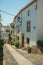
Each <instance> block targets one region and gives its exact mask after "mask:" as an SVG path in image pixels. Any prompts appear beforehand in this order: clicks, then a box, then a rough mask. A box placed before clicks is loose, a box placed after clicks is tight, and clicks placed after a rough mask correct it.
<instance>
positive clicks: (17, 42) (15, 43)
mask: <svg viewBox="0 0 43 65" xmlns="http://www.w3.org/2000/svg"><path fill="white" fill-rule="evenodd" d="M14 45H15V46H16V47H17V48H19V46H20V43H19V41H18V40H16V41H15V42H14Z"/></svg>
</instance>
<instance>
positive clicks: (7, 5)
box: [0, 0, 32, 26]
mask: <svg viewBox="0 0 43 65" xmlns="http://www.w3.org/2000/svg"><path fill="white" fill-rule="evenodd" d="M31 1H32V0H0V10H2V11H5V12H8V13H10V14H12V15H14V16H11V15H8V14H6V13H4V12H0V13H1V22H2V24H3V25H4V26H5V25H9V24H10V23H12V22H13V20H14V17H15V15H16V14H17V13H18V12H19V11H20V9H22V8H23V7H24V6H26V5H27V4H28V3H30V2H31Z"/></svg>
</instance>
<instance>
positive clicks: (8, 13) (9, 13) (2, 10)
mask: <svg viewBox="0 0 43 65" xmlns="http://www.w3.org/2000/svg"><path fill="white" fill-rule="evenodd" d="M0 12H3V13H5V14H8V15H10V16H15V15H13V14H11V13H8V12H6V11H3V10H0Z"/></svg>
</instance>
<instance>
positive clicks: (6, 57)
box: [3, 46, 18, 65]
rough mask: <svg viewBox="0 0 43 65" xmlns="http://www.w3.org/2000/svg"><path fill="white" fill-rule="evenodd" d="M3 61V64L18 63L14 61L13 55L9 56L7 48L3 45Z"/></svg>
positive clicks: (15, 64) (12, 64)
mask: <svg viewBox="0 0 43 65" xmlns="http://www.w3.org/2000/svg"><path fill="white" fill-rule="evenodd" d="M3 54H4V56H3V61H4V62H3V63H4V64H5V65H18V63H17V62H16V60H15V59H13V57H12V56H11V54H10V53H9V51H8V49H7V48H6V47H5V46H4V48H3Z"/></svg>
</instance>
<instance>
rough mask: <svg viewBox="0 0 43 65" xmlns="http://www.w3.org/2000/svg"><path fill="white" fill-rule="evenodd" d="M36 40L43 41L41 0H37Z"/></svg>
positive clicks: (42, 8)
mask: <svg viewBox="0 0 43 65" xmlns="http://www.w3.org/2000/svg"><path fill="white" fill-rule="evenodd" d="M37 40H42V41H43V0H38V7H37Z"/></svg>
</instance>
